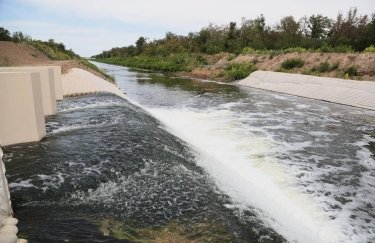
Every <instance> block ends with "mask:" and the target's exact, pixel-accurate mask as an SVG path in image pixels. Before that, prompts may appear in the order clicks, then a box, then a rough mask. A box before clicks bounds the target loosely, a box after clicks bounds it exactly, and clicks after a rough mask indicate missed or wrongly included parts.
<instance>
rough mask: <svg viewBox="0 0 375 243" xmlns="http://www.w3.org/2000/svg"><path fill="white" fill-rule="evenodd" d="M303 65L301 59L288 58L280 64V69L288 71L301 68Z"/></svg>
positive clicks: (303, 62)
mask: <svg viewBox="0 0 375 243" xmlns="http://www.w3.org/2000/svg"><path fill="white" fill-rule="evenodd" d="M303 65H305V61H304V60H302V59H301V58H289V59H286V60H285V61H283V62H282V63H281V68H282V69H286V70H290V69H293V68H300V67H303Z"/></svg>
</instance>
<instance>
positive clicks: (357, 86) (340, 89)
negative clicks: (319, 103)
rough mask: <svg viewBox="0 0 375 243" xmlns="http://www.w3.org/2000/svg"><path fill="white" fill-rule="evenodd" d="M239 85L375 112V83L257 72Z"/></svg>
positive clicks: (239, 82)
mask: <svg viewBox="0 0 375 243" xmlns="http://www.w3.org/2000/svg"><path fill="white" fill-rule="evenodd" d="M237 84H238V85H241V86H247V87H253V88H259V89H265V90H270V91H275V92H281V93H285V94H291V95H296V96H301V97H306V98H311V99H317V100H324V101H329V102H333V103H338V104H343V105H350V106H355V107H361V108H366V109H371V110H375V82H373V81H354V80H345V79H338V78H327V77H316V76H310V75H301V74H290V73H280V72H270V71H256V72H253V73H252V74H250V75H249V76H248V77H247V78H245V79H243V80H240V81H238V82H237Z"/></svg>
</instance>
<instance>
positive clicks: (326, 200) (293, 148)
mask: <svg viewBox="0 0 375 243" xmlns="http://www.w3.org/2000/svg"><path fill="white" fill-rule="evenodd" d="M98 65H99V66H100V67H101V68H103V69H105V70H107V71H108V73H109V74H111V75H113V76H114V77H115V78H116V81H117V83H118V85H119V87H120V88H122V89H123V90H124V91H125V92H126V93H127V95H128V99H129V100H128V101H126V100H121V99H120V98H117V97H114V96H111V95H91V96H83V97H77V98H67V99H65V100H64V101H62V102H60V103H59V104H58V106H59V107H58V110H59V112H58V114H57V115H56V116H53V117H50V118H48V120H47V130H48V136H47V137H46V138H45V139H43V140H42V141H41V142H37V143H30V144H23V145H17V146H10V147H7V148H5V149H4V152H5V157H4V159H5V163H6V167H7V175H8V180H9V184H10V188H11V195H12V202H13V207H14V211H15V214H16V217H18V218H19V219H20V223H19V229H20V233H21V235H24V236H25V237H27V238H28V239H30V242H51V241H52V242H55V241H64V240H65V241H70V242H81V241H82V242H87V241H88V242H116V241H124V242H129V241H135V240H139V241H142V240H146V239H148V240H149V239H155V237H156V236H158V237H161V236H162V235H163V234H162V233H160V232H169V234H167V236H166V235H165V234H164V235H163V236H164V237H166V238H165V239H177V241H179V239H180V240H182V239H185V240H186V239H187V240H196V241H198V242H200V241H211V242H217V241H223V242H228V241H233V242H374V241H375V208H374V207H375V203H374V202H375V112H373V111H369V110H363V109H358V108H353V107H348V106H341V105H336V104H330V103H325V102H320V101H314V100H309V99H304V98H299V97H293V96H288V95H283V94H278V93H273V92H268V91H262V90H257V89H251V88H244V87H237V86H232V85H227V84H218V83H213V82H204V81H197V80H190V79H182V78H175V77H169V76H165V75H161V74H155V73H148V72H143V71H136V70H131V69H128V68H124V67H119V66H114V65H107V64H98ZM155 235H156V236H155ZM153 237H154V238H153ZM168 237H169V238H168ZM177 237H182V238H177ZM121 239H122V240H121Z"/></svg>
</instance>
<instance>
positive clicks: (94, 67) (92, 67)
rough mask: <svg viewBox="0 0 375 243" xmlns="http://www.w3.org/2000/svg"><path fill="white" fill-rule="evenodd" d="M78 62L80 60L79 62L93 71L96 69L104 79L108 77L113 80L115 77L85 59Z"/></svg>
mask: <svg viewBox="0 0 375 243" xmlns="http://www.w3.org/2000/svg"><path fill="white" fill-rule="evenodd" d="M80 62H81V64H83V65H85V66H86V67H88V68H90V69H92V70H94V71H97V72H98V73H100V74H101V75H103V76H104V77H106V79H108V80H110V81H112V82H114V81H115V79H114V78H113V77H112V76H111V75H109V74H107V73H106V72H104V71H103V70H101V69H100V68H98V67H97V66H96V65H95V64H92V63H91V62H89V61H87V60H86V59H81V60H80Z"/></svg>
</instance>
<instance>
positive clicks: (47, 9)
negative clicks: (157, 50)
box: [0, 0, 373, 57]
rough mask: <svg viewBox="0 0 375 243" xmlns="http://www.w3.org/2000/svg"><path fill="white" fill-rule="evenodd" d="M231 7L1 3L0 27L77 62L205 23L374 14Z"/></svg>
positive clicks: (329, 8) (341, 4)
mask: <svg viewBox="0 0 375 243" xmlns="http://www.w3.org/2000/svg"><path fill="white" fill-rule="evenodd" d="M235 2H236V3H237V4H233V1H232V2H231V3H229V2H227V1H226V2H221V3H218V2H214V1H212V0H209V1H206V2H203V3H201V2H198V1H195V0H194V1H190V2H189V3H187V2H182V1H180V2H178V3H177V2H176V1H172V0H166V1H163V2H161V1H158V2H156V1H150V0H142V1H138V2H137V3H134V2H125V1H118V0H109V1H105V2H104V1H100V0H95V1H90V2H88V1H79V2H75V1H73V0H67V1H48V0H26V1H21V0H15V1H10V0H0V9H1V11H2V14H1V15H0V26H2V27H4V28H6V29H8V30H9V31H10V32H16V31H22V32H23V33H24V34H28V35H30V36H31V37H32V38H33V39H40V40H43V41H47V40H48V39H54V40H55V41H56V42H62V43H64V45H65V46H66V48H67V49H72V50H73V51H74V52H76V53H77V54H79V55H81V56H84V57H91V56H93V55H96V54H99V53H101V52H102V51H105V50H109V49H111V48H113V47H123V46H128V45H132V44H134V42H135V41H136V40H137V39H138V38H139V37H140V36H144V37H146V38H148V39H149V40H153V39H159V38H163V37H164V36H165V33H167V32H172V33H175V34H177V35H186V34H188V33H189V32H197V31H199V30H200V29H201V28H203V27H205V26H208V25H209V24H210V23H213V24H215V25H226V24H229V22H231V21H232V22H236V23H240V21H241V18H246V19H254V18H256V17H258V16H260V15H261V14H263V15H264V17H265V19H266V24H267V25H269V26H275V25H276V24H277V23H278V22H279V21H280V19H281V18H282V17H285V16H289V15H292V16H293V17H294V18H295V19H296V20H299V19H300V18H301V17H303V16H305V15H307V16H311V15H312V14H322V15H324V16H327V17H329V18H331V19H335V18H336V16H337V14H338V13H339V12H342V13H343V14H344V15H345V13H346V12H347V11H348V10H349V9H350V8H351V7H356V8H357V9H358V12H359V14H360V15H368V16H371V14H373V13H371V12H367V11H371V9H373V8H371V7H373V6H372V4H371V1H370V0H366V1H356V0H345V1H340V0H334V1H330V2H326V1H324V2H323V1H322V0H319V1H314V2H307V1H294V0H287V1H284V2H283V3H280V2H275V1H271V0H265V1H262V2H261V3H259V2H257V3H251V2H248V1H244V0H237V1H235ZM291 4H293V10H292V9H291V8H290V7H289V6H290V5H291ZM271 5H273V6H274V7H273V8H272V9H271V8H269V6H271ZM145 6H148V7H145ZM196 6H199V8H195V7H196ZM274 9H277V11H274ZM207 13H209V14H207Z"/></svg>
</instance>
